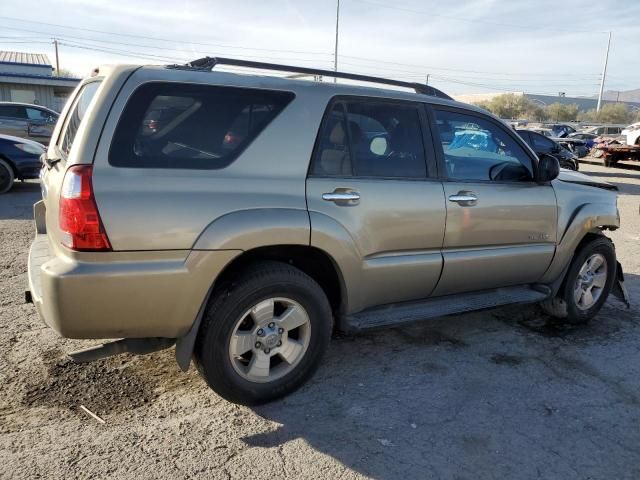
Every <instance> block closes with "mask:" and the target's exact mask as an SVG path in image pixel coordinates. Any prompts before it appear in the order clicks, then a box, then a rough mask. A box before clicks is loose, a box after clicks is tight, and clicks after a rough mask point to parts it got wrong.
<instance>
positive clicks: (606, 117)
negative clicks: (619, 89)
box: [579, 103, 633, 123]
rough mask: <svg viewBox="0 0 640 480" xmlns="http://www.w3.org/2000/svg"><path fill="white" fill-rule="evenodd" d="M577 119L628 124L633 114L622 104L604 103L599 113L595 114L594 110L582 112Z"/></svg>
mask: <svg viewBox="0 0 640 480" xmlns="http://www.w3.org/2000/svg"><path fill="white" fill-rule="evenodd" d="M579 119H580V120H583V121H584V120H586V121H590V122H602V123H630V122H631V121H632V120H633V114H632V113H630V112H629V111H628V110H627V107H626V105H624V104H623V103H606V104H604V105H603V106H602V108H600V111H599V112H596V110H595V108H594V109H591V110H589V111H586V112H583V113H582V114H581V115H580V116H579Z"/></svg>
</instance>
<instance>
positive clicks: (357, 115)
mask: <svg viewBox="0 0 640 480" xmlns="http://www.w3.org/2000/svg"><path fill="white" fill-rule="evenodd" d="M311 173H312V174H314V175H322V176H351V175H353V176H356V177H400V178H425V177H426V175H427V166H426V160H425V150H424V142H423V137H422V129H421V126H420V113H419V107H418V106H417V105H413V104H404V103H391V102H378V101H375V100H355V101H347V100H345V101H339V102H336V103H334V105H333V107H332V109H331V110H330V111H329V113H328V115H327V116H326V118H325V120H324V122H323V126H322V128H321V132H320V135H319V137H318V145H317V148H316V153H315V156H314V162H313V166H312V169H311Z"/></svg>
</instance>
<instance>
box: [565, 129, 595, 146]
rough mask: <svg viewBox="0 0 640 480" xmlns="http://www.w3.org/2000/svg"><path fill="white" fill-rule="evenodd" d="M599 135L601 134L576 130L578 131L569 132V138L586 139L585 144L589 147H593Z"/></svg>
mask: <svg viewBox="0 0 640 480" xmlns="http://www.w3.org/2000/svg"><path fill="white" fill-rule="evenodd" d="M598 137H599V135H596V134H595V133H585V132H576V133H570V134H569V138H576V139H578V140H584V143H585V145H586V146H587V148H589V149H591V148H593V146H594V145H595V143H596V138H598Z"/></svg>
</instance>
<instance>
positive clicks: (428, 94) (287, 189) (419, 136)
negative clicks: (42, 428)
mask: <svg viewBox="0 0 640 480" xmlns="http://www.w3.org/2000/svg"><path fill="white" fill-rule="evenodd" d="M219 64H229V65H235V66H236V67H237V66H245V67H252V68H262V69H269V70H277V71H283V70H284V71H290V72H299V73H310V74H320V75H332V76H335V77H340V78H347V79H351V80H356V81H361V82H378V83H381V84H389V85H392V86H394V87H398V88H397V89H395V90H394V89H380V88H370V87H363V86H357V85H347V84H342V83H341V84H335V83H322V82H310V81H304V80H292V79H288V78H279V77H275V76H271V77H269V76H257V75H239V74H235V73H228V72H224V71H219V69H215V70H214V69H213V67H215V66H217V65H219ZM400 87H403V88H407V87H408V88H411V89H413V90H415V91H416V92H415V93H413V92H406V91H401V90H400ZM42 160H43V171H42V175H41V177H42V197H43V199H42V201H39V202H38V203H36V204H35V206H34V216H35V225H36V236H35V240H34V242H33V244H32V246H31V250H30V255H29V290H28V291H27V299H28V300H31V301H33V303H34V304H35V306H36V307H37V310H38V312H39V314H40V316H41V317H42V318H43V319H44V321H45V322H46V324H47V325H49V326H50V327H52V328H53V329H55V330H56V331H57V332H58V333H59V334H60V335H62V336H64V337H69V338H79V339H105V338H110V339H113V338H121V340H118V341H115V342H111V343H105V344H102V345H99V346H96V347H92V348H90V349H87V350H84V351H79V352H75V353H73V354H71V355H72V357H73V358H74V359H76V360H77V361H88V360H92V359H96V358H100V357H104V356H108V355H112V354H114V353H119V352H123V351H129V352H134V353H145V352H150V351H153V350H157V349H160V348H166V347H168V346H171V345H173V344H175V345H176V357H177V360H178V363H179V364H180V366H181V367H182V368H183V369H186V368H188V366H189V364H190V362H191V359H192V357H193V358H194V359H195V363H196V365H197V367H198V369H199V371H200V373H201V374H202V376H203V377H204V378H205V380H206V381H207V382H208V384H209V385H210V386H211V388H212V389H213V390H215V391H216V392H218V393H219V394H220V395H221V396H223V397H224V398H226V399H228V400H231V401H234V402H238V403H243V404H256V403H262V402H266V401H270V400H272V399H275V398H277V397H280V396H283V395H285V394H287V393H289V392H291V391H293V390H294V389H295V388H297V387H299V386H300V385H301V384H302V383H303V382H304V381H305V380H306V379H308V378H309V376H310V375H311V374H312V373H313V371H314V370H315V369H316V368H317V366H318V364H319V362H320V360H321V357H322V355H323V353H324V351H325V350H326V348H327V345H328V343H329V340H330V337H331V333H332V331H333V330H335V329H339V330H343V331H353V332H355V331H359V330H364V329H370V328H380V327H386V326H397V325H400V324H404V323H407V322H413V321H417V320H424V319H428V318H433V317H437V316H443V315H449V314H453V313H460V312H467V311H472V310H479V309H483V308H489V307H493V306H496V305H506V304H515V303H541V304H542V306H543V308H544V309H545V310H546V311H547V312H549V313H550V314H552V315H555V316H560V317H564V318H566V319H567V321H569V322H574V323H582V322H586V321H588V320H589V319H591V318H592V317H593V316H594V315H596V314H597V312H598V311H599V310H600V307H602V304H603V303H604V302H605V300H606V299H607V296H608V295H609V293H610V292H611V291H613V293H615V294H617V295H618V296H620V297H623V296H624V287H623V286H622V269H621V268H620V265H619V264H618V263H617V261H616V253H615V250H614V246H613V244H612V242H611V241H610V240H609V239H608V238H607V237H606V236H604V235H603V231H604V230H607V229H616V228H618V227H619V222H620V219H619V215H618V210H617V207H616V192H615V190H616V189H615V187H614V186H612V185H609V184H606V183H602V182H599V181H597V180H594V179H592V178H590V177H587V176H584V175H581V174H578V173H574V172H569V171H560V169H559V166H558V162H557V160H556V159H555V158H553V157H550V156H545V155H542V156H541V158H538V157H536V155H535V154H534V152H533V151H532V150H531V149H530V148H529V147H528V146H527V144H526V143H525V142H524V141H523V140H522V139H521V138H520V137H519V136H518V135H517V133H516V132H514V131H513V130H512V129H510V128H509V127H508V126H506V125H505V124H504V123H503V122H502V121H500V120H499V119H498V118H496V117H493V116H492V115H490V114H488V113H487V112H485V111H483V110H481V109H478V108H475V107H473V106H470V105H466V104H461V103H457V102H455V101H452V100H451V99H450V98H449V97H447V96H446V95H445V94H443V93H442V92H440V91H439V90H436V89H435V88H432V87H428V86H425V85H418V84H411V83H404V82H399V81H395V80H385V79H379V78H374V77H364V76H361V75H354V74H346V73H337V72H326V71H319V70H311V69H306V68H298V67H290V66H282V65H272V64H262V63H257V62H244V61H238V60H232V59H221V58H209V57H207V58H204V59H201V60H198V61H194V62H192V63H190V64H187V65H182V66H179V65H172V66H108V67H100V68H98V69H95V70H94V72H93V74H92V75H91V76H90V77H89V78H87V79H86V80H84V81H83V82H81V84H80V85H79V86H78V88H77V89H76V91H75V93H74V94H73V96H72V97H71V99H70V101H69V102H68V104H67V106H66V108H65V109H64V111H63V112H62V115H61V116H60V120H59V121H58V123H57V125H56V128H55V130H54V133H53V137H52V139H51V143H50V145H49V147H48V151H47V152H46V153H45V154H44V155H43V158H42Z"/></svg>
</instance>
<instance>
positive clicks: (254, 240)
mask: <svg viewBox="0 0 640 480" xmlns="http://www.w3.org/2000/svg"><path fill="white" fill-rule="evenodd" d="M310 237H311V223H310V221H309V214H308V212H307V211H306V210H302V209H293V208H255V209H248V210H239V211H236V212H232V213H228V214H226V215H223V216H221V217H218V218H217V219H215V220H214V221H213V222H211V223H210V224H209V225H207V227H206V228H205V229H204V230H203V232H202V233H201V234H200V236H199V237H198V238H197V240H196V241H195V243H194V245H193V247H192V248H193V250H243V251H247V250H251V249H253V248H258V247H266V246H271V245H282V244H288V245H309V242H310ZM285 238H286V241H284V239H285Z"/></svg>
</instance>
